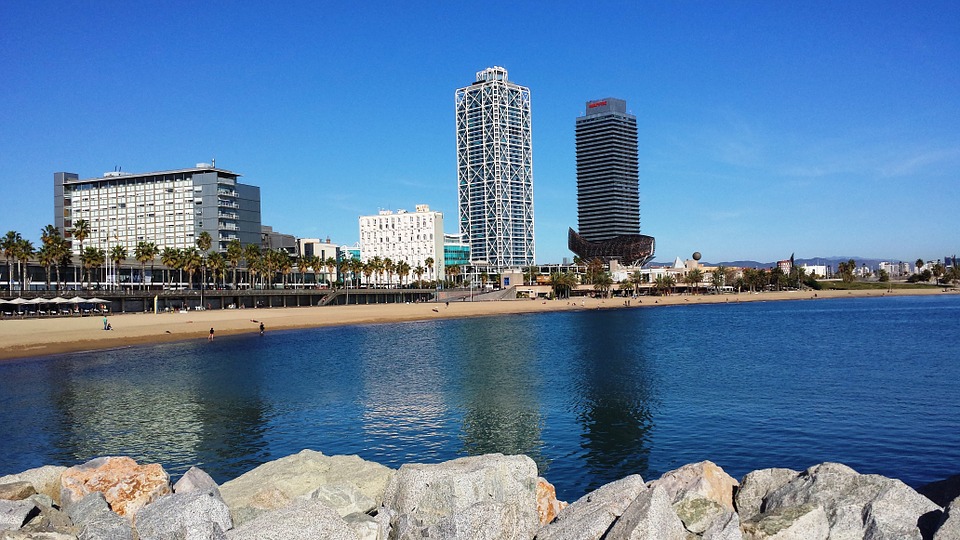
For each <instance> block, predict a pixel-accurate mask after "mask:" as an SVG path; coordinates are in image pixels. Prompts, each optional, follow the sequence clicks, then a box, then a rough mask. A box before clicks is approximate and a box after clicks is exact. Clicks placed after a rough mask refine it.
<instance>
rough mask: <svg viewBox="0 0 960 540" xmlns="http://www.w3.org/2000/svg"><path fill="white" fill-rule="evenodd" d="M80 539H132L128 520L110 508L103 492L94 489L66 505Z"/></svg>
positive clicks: (131, 528) (131, 530)
mask: <svg viewBox="0 0 960 540" xmlns="http://www.w3.org/2000/svg"><path fill="white" fill-rule="evenodd" d="M66 510H67V514H69V515H70V519H71V520H73V524H74V525H75V526H76V527H77V529H78V530H79V531H80V532H79V534H78V536H79V537H80V539H81V540H133V527H132V526H131V525H130V521H129V520H127V519H124V518H122V517H120V515H118V514H117V513H115V512H113V511H111V510H110V505H109V504H108V503H107V500H106V499H105V498H104V496H103V493H101V492H99V491H94V492H93V493H90V494H89V495H87V496H86V497H84V498H82V499H80V500H79V501H76V502H74V503H73V504H71V505H70V506H69V507H67V509H66Z"/></svg>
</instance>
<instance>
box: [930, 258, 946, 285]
mask: <svg viewBox="0 0 960 540" xmlns="http://www.w3.org/2000/svg"><path fill="white" fill-rule="evenodd" d="M945 272H946V268H944V266H943V265H942V264H940V261H937V262H936V263H935V264H934V265H933V267H931V268H930V273H931V274H933V277H934V278H935V279H936V280H937V283H940V277H941V276H943V274H944V273H945Z"/></svg>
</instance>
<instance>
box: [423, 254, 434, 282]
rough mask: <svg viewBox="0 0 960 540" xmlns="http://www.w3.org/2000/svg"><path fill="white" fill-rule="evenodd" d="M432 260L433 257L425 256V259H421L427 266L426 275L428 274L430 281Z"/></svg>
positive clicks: (431, 279) (431, 278) (431, 277)
mask: <svg viewBox="0 0 960 540" xmlns="http://www.w3.org/2000/svg"><path fill="white" fill-rule="evenodd" d="M434 262H435V261H434V260H433V257H427V258H426V259H424V260H423V264H424V266H426V267H427V275H429V276H430V281H433V263H434Z"/></svg>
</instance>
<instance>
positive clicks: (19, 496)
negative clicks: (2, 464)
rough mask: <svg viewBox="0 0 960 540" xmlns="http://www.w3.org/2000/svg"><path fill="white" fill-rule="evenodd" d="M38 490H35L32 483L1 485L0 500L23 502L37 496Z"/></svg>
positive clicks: (22, 482)
mask: <svg viewBox="0 0 960 540" xmlns="http://www.w3.org/2000/svg"><path fill="white" fill-rule="evenodd" d="M36 494H37V490H36V489H34V487H33V484H31V483H30V482H24V481H22V480H21V481H19V482H9V483H7V484H0V500H3V501H22V500H24V499H26V498H28V497H30V496H31V495H36Z"/></svg>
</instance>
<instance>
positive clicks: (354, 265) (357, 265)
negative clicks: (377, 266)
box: [348, 257, 369, 286]
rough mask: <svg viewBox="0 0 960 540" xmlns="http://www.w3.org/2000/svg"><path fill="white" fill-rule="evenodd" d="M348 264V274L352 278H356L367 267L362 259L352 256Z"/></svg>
mask: <svg viewBox="0 0 960 540" xmlns="http://www.w3.org/2000/svg"><path fill="white" fill-rule="evenodd" d="M348 266H349V267H350V275H351V276H352V277H353V279H354V280H356V279H357V276H359V275H360V274H362V273H364V272H365V270H366V268H367V265H366V264H365V263H364V262H363V261H361V260H360V259H354V258H353V257H350V259H349V264H348ZM367 279H369V278H367ZM356 285H357V284H356V283H354V286H356Z"/></svg>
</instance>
